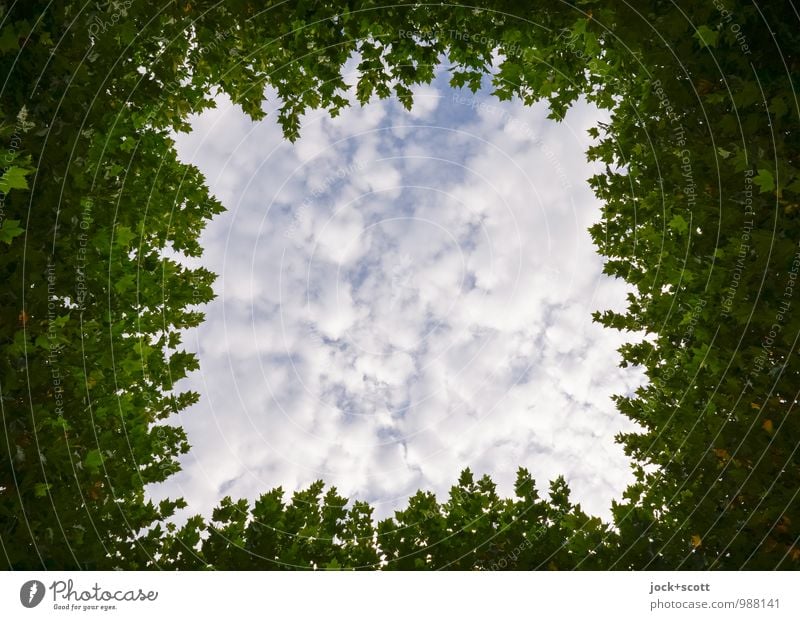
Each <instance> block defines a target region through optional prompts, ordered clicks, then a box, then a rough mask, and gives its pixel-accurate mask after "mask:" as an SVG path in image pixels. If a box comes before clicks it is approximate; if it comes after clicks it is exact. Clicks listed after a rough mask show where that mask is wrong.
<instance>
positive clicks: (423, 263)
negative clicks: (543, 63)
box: [152, 80, 642, 516]
mask: <svg viewBox="0 0 800 620" xmlns="http://www.w3.org/2000/svg"><path fill="white" fill-rule="evenodd" d="M415 99H416V103H415V106H414V109H413V110H412V111H411V112H407V111H405V110H403V109H402V107H401V106H399V104H397V103H396V102H394V101H385V102H375V103H372V104H370V105H369V106H367V107H365V108H361V107H359V106H355V107H352V108H350V109H348V110H346V111H344V112H343V113H342V114H341V116H340V117H338V118H336V119H330V118H329V117H328V116H327V115H326V114H325V113H320V112H312V113H309V114H308V115H307V116H306V118H305V120H304V123H303V130H302V137H301V138H300V140H298V141H297V143H295V144H294V145H292V144H289V143H288V142H287V141H285V140H284V139H283V138H282V136H281V133H280V130H279V128H278V126H277V123H276V122H275V116H274V114H270V115H268V117H267V118H266V119H265V120H264V121H262V122H259V123H253V122H252V121H250V120H249V119H248V118H247V117H246V116H245V115H244V114H243V113H242V112H241V110H240V109H238V108H237V107H235V106H233V105H231V104H230V102H229V101H227V100H226V99H224V98H220V99H219V101H218V107H217V108H216V109H215V110H210V111H208V112H206V113H204V114H203V115H201V116H199V117H197V118H195V119H194V121H193V123H192V126H193V131H192V132H191V133H190V134H188V135H187V134H182V135H180V136H179V137H178V147H179V153H180V156H181V158H182V159H183V160H184V161H187V162H191V163H194V164H196V165H197V166H198V167H199V168H200V169H201V170H202V171H203V172H204V174H205V175H206V177H207V180H208V183H209V185H210V187H211V189H212V191H213V192H214V193H215V194H216V196H217V197H218V198H219V199H220V200H221V201H222V202H223V204H225V205H226V206H227V208H228V211H227V212H226V213H225V214H223V215H221V216H219V217H218V218H217V219H216V220H214V222H213V223H211V225H210V226H209V227H208V229H207V230H206V232H205V233H204V235H203V239H202V243H203V245H204V247H205V248H206V251H205V255H204V257H203V260H202V262H203V264H204V265H206V266H207V267H208V268H210V269H211V270H213V271H215V272H216V273H218V274H220V275H219V278H218V281H217V283H216V286H215V289H216V292H217V294H218V297H217V299H216V300H215V301H214V302H212V303H211V304H210V305H208V306H207V307H206V317H207V318H206V321H205V323H204V324H203V325H202V326H201V327H200V328H198V329H196V330H193V331H191V332H189V333H187V335H186V338H185V341H186V343H187V346H188V348H190V349H192V350H195V351H197V352H198V354H199V357H200V365H201V371H200V372H197V373H195V374H194V375H193V376H192V377H191V378H190V379H188V380H186V381H185V382H184V384H183V387H184V389H194V390H197V391H199V392H200V393H201V394H202V399H201V401H200V403H199V404H197V405H196V406H194V407H193V408H191V409H190V410H188V411H187V412H185V413H183V414H181V416H180V419H181V422H182V423H183V425H184V427H185V428H186V430H187V433H188V436H189V440H190V442H191V444H192V446H193V449H192V451H191V452H190V453H189V454H188V455H186V456H185V457H184V458H183V460H182V464H183V471H182V472H181V473H180V474H178V475H177V476H175V477H173V478H172V479H171V480H170V482H169V483H167V484H164V485H160V486H158V487H156V488H154V489H153V490H152V493H153V496H154V497H163V496H167V495H171V496H176V495H183V496H184V497H185V498H186V499H187V501H188V502H189V505H190V509H191V512H193V513H194V512H203V513H208V512H209V511H210V510H211V508H212V507H213V506H214V505H215V504H216V503H217V502H218V500H219V499H220V498H221V497H223V496H225V495H231V496H233V497H247V498H251V499H253V498H255V497H257V496H258V495H259V494H260V493H261V492H264V491H266V490H268V489H271V488H273V487H275V486H279V485H280V486H283V488H284V489H286V490H289V491H291V490H295V489H297V488H300V487H303V486H305V485H307V484H308V483H310V482H312V481H313V480H316V479H320V478H321V479H324V480H326V481H327V482H329V483H331V484H335V485H336V486H337V487H338V489H339V491H340V492H341V493H343V494H345V495H347V496H349V497H351V498H354V499H364V500H368V501H370V502H372V503H373V504H374V505H375V506H376V511H377V513H378V515H379V516H385V515H387V514H390V513H391V511H392V510H393V509H395V508H397V507H399V506H402V505H403V504H405V502H406V499H407V497H408V496H409V495H410V494H412V493H413V492H415V491H416V490H417V489H419V488H423V489H430V490H433V491H435V492H436V493H437V494H439V495H440V497H444V496H445V494H446V493H447V490H448V489H449V487H450V486H451V485H452V484H454V482H455V481H456V479H457V477H458V474H459V472H460V471H461V469H462V468H464V467H467V466H469V467H471V468H472V469H473V471H475V472H476V473H478V474H483V473H488V474H490V475H491V476H492V477H493V478H494V479H495V480H496V481H497V482H498V484H499V486H500V490H501V491H502V492H503V493H505V494H510V493H511V492H512V483H513V480H514V476H515V471H516V468H517V467H518V466H525V467H527V468H529V469H530V470H531V471H532V473H533V474H534V477H535V478H536V479H537V482H538V483H539V485H540V487H542V488H545V487H546V485H547V483H548V481H549V480H550V479H552V478H554V477H556V476H557V475H559V474H563V475H564V476H565V477H566V478H567V480H568V481H569V483H570V484H571V486H572V489H573V493H574V498H575V499H577V500H578V501H580V502H581V504H582V505H583V507H584V509H586V510H588V511H591V512H593V513H596V514H601V515H607V514H608V509H609V506H610V502H611V499H612V498H613V497H619V495H620V493H621V491H622V490H623V489H624V487H625V486H626V485H627V483H628V482H629V481H630V480H631V476H630V473H629V468H628V464H627V461H626V458H625V456H624V454H623V452H622V450H621V448H620V447H619V446H617V445H616V444H615V443H614V435H615V434H616V433H618V432H619V431H621V430H630V429H631V428H632V426H631V423H630V422H628V421H627V420H626V419H625V418H623V417H622V416H621V415H619V414H618V413H617V412H616V411H615V409H614V406H613V403H612V401H611V398H610V397H611V395H612V394H614V393H625V392H630V391H631V390H632V389H633V388H634V387H635V386H636V385H638V384H639V383H640V382H641V380H642V377H641V374H640V373H639V372H637V371H636V370H632V369H620V368H618V366H617V364H618V360H619V355H618V354H617V353H616V348H617V347H618V346H619V345H620V344H621V343H622V336H621V335H620V334H617V333H615V332H612V331H610V330H604V329H602V328H601V327H600V326H598V325H595V324H593V323H592V321H591V316H590V315H591V312H592V311H593V310H596V309H606V308H618V309H619V308H621V307H623V305H624V296H625V291H626V288H625V286H624V284H623V283H622V282H619V281H614V280H612V279H610V278H608V277H606V276H603V275H602V274H601V267H602V260H601V259H600V257H598V256H597V255H596V254H595V252H594V248H593V245H592V242H591V239H590V236H589V234H588V232H587V231H586V229H587V228H588V227H589V226H590V225H591V223H592V222H594V221H595V220H596V219H597V218H598V216H599V209H598V204H597V201H596V200H595V199H594V197H593V195H592V193H591V190H590V189H589V188H588V186H587V185H586V183H585V179H587V178H588V177H589V176H591V174H593V171H592V167H591V166H590V165H589V164H587V163H586V161H585V157H584V152H585V150H586V147H587V146H588V144H589V140H590V138H589V136H588V135H587V133H586V130H587V128H589V127H591V126H592V125H593V124H594V123H595V122H596V121H597V120H598V119H601V118H602V116H601V114H600V113H599V112H598V111H597V110H596V109H594V108H592V107H590V106H588V105H585V104H580V105H577V106H576V107H575V108H573V109H572V110H571V111H570V112H569V114H568V116H567V118H566V120H565V121H564V122H563V123H561V124H556V123H554V122H552V121H549V120H547V119H546V113H547V112H546V108H545V107H544V106H535V107H533V108H523V107H522V106H520V105H519V104H517V103H500V102H498V101H496V100H493V99H491V98H490V97H489V96H488V94H487V93H480V94H478V95H472V94H471V93H470V92H469V91H454V90H452V89H450V88H449V87H448V86H447V84H446V81H444V80H439V81H437V82H436V83H434V84H433V85H431V86H428V87H422V88H419V89H418V90H417V92H416V97H415ZM275 105H276V102H275V101H274V98H272V97H270V102H269V103H268V104H266V108H267V109H268V110H269V111H270V112H272V111H273V110H274V109H275Z"/></svg>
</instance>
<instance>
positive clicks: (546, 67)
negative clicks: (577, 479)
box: [0, 0, 800, 569]
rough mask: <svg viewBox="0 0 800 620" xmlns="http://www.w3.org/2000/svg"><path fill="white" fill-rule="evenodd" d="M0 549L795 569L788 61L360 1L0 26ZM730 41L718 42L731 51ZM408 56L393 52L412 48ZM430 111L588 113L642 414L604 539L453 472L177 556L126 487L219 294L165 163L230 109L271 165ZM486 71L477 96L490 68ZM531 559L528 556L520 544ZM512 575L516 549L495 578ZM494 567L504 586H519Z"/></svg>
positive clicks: (672, 32) (299, 499)
mask: <svg viewBox="0 0 800 620" xmlns="http://www.w3.org/2000/svg"><path fill="white" fill-rule="evenodd" d="M0 11H2V14H1V15H0V19H2V22H0V56H2V61H3V65H4V67H6V72H7V75H6V80H5V82H4V84H3V86H2V89H3V90H2V100H1V103H0V106H2V107H0V112H1V113H2V125H0V139H2V144H3V147H4V149H5V152H6V154H7V157H6V159H5V161H4V163H3V171H2V176H0V192H2V196H3V200H2V203H0V219H1V221H0V241H2V243H0V273H2V274H3V277H4V280H5V282H7V286H6V287H4V290H3V292H2V296H3V303H2V304H0V312H1V313H2V320H0V347H2V350H3V355H2V356H1V357H0V413H2V421H3V424H2V428H3V436H2V442H0V462H2V466H0V542H1V543H2V544H1V545H0V548H2V553H3V555H4V556H5V560H6V561H7V563H8V564H9V566H12V567H14V568H37V567H42V566H44V567H48V568H70V567H83V568H141V567H150V566H159V567H171V568H199V567H215V568H268V567H273V566H274V567H307V568H308V567H316V568H338V567H374V566H378V565H380V566H385V567H388V568H481V569H491V568H492V567H494V566H496V567H500V566H499V562H500V559H501V558H505V559H506V565H507V566H508V567H512V564H513V567H518V568H541V567H549V568H576V567H577V568H584V567H586V568H588V567H592V568H594V567H606V568H740V567H745V568H774V567H781V568H790V567H791V568H797V567H798V566H799V565H800V547H798V540H799V539H800V529H799V528H800V519H798V518H797V515H798V514H800V505H799V504H800V499H798V495H799V494H798V489H800V460H798V458H797V440H796V437H798V436H799V435H800V433H798V431H799V430H800V429H799V428H798V415H797V411H796V409H795V405H796V404H797V397H798V394H797V391H796V389H797V385H798V384H800V381H798V375H799V374H800V358H798V352H797V336H798V332H800V315H798V314H797V313H796V312H793V310H794V306H795V305H796V304H797V303H798V302H797V300H796V299H795V290H796V288H797V287H796V277H797V273H798V269H800V260H798V256H799V255H798V250H800V247H798V239H800V235H798V232H799V231H798V221H799V220H798V217H800V206H799V205H800V200H799V199H798V190H800V179H799V178H798V173H797V165H798V164H797V152H798V149H797V147H798V144H797V141H798V130H797V127H798V125H797V122H796V121H797V113H798V111H800V108H798V102H797V99H796V96H795V94H794V93H795V90H794V88H793V84H792V80H791V75H792V73H796V72H797V69H798V65H799V63H800V60H799V59H798V55H797V54H798V50H800V44H799V43H800V42H798V37H800V34H799V32H800V31H798V30H797V28H796V23H795V22H794V20H795V19H796V18H795V16H794V15H793V14H792V13H791V12H790V11H789V10H788V8H786V7H784V6H783V5H781V4H780V3H759V4H758V5H755V4H749V3H746V2H744V1H742V0H736V1H733V0H728V1H725V2H723V1H722V0H715V2H713V3H700V4H693V5H692V6H691V7H685V8H679V7H677V6H676V5H675V4H673V3H671V2H664V1H661V0H651V1H650V2H649V3H647V4H646V5H644V6H641V7H638V8H637V7H634V6H629V5H627V4H624V3H621V4H619V5H617V4H610V3H602V2H599V1H597V2H595V1H592V0H575V1H574V2H571V3H567V2H563V3H550V2H543V1H539V0H536V1H534V2H517V1H510V0H509V1H504V0H493V1H492V2H487V3H481V7H480V8H471V7H468V6H464V5H460V4H455V3H454V4H448V3H443V4H436V5H422V4H416V3H405V2H402V3H400V4H394V5H392V6H383V5H380V4H378V3H375V2H372V1H368V0H367V1H358V0H353V1H350V2H344V3H341V2H340V3H324V2H317V3H308V2H293V3H267V5H266V6H262V5H261V4H258V5H257V4H256V3H253V2H251V1H249V0H229V1H227V2H225V3H221V4H217V3H214V2H210V1H207V0H199V1H193V2H191V3H190V2H188V0H170V1H165V2H162V3H157V4H156V5H154V4H151V3H148V2H144V1H139V0H136V1H131V0H126V1H125V2H119V1H117V2H107V3H105V4H102V3H97V4H88V3H87V4H83V3H80V2H74V1H68V0H54V1H53V2H41V1H31V2H26V3H15V4H14V6H13V10H11V11H10V12H9V9H7V8H0ZM734 26H735V27H734ZM409 33H411V34H409ZM356 53H357V54H358V55H359V58H360V62H359V65H358V69H359V72H360V77H359V80H358V83H357V85H356V87H355V90H354V92H355V96H356V98H357V100H358V101H359V102H360V103H362V104H365V103H367V102H368V101H370V100H371V99H372V98H374V97H376V96H377V97H389V96H396V97H397V98H398V99H399V100H400V101H401V102H402V103H403V104H404V105H406V106H410V105H412V95H411V87H412V86H413V85H415V84H419V83H426V82H430V80H431V79H432V77H433V72H434V67H435V66H436V65H437V64H438V62H439V60H440V59H441V58H446V59H447V62H448V63H449V65H450V68H449V71H450V74H451V84H452V85H453V86H454V87H456V88H461V87H466V88H470V89H472V90H476V89H477V88H478V87H479V85H480V84H481V81H482V80H485V79H487V76H490V77H489V79H491V82H492V85H493V87H494V92H495V94H496V96H497V97H499V98H500V99H511V98H519V99H521V100H522V101H523V102H525V103H532V102H534V101H536V100H539V99H546V100H547V101H548V102H549V104H550V107H551V116H552V117H553V118H554V119H560V118H561V117H563V114H564V112H565V111H566V109H567V108H568V107H569V105H570V104H571V103H572V102H574V101H575V100H576V98H577V97H579V96H584V97H586V98H587V99H588V100H590V101H594V102H596V103H597V104H598V105H600V106H601V107H604V108H607V109H609V110H610V111H611V113H612V116H611V121H610V122H609V123H608V124H605V125H602V126H600V127H597V128H594V129H593V130H592V131H593V135H594V136H596V137H597V138H598V143H597V145H596V146H594V147H592V148H591V149H590V151H589V153H588V156H589V157H590V158H591V159H593V160H596V161H598V162H600V163H602V164H604V165H605V166H604V167H605V172H603V173H601V174H598V175H597V176H595V177H593V178H592V179H590V183H591V185H592V187H593V189H594V191H595V192H596V194H597V196H598V197H599V198H601V199H602V201H603V205H604V206H603V219H602V222H601V223H600V224H598V225H597V226H595V227H594V228H593V229H592V234H593V237H594V240H595V242H596V244H597V247H598V251H599V252H600V253H601V254H602V255H603V256H604V257H605V258H606V259H607V260H606V267H605V269H606V272H607V273H608V274H610V275H613V276H615V277H619V278H623V279H624V280H625V281H627V282H628V283H630V284H632V285H633V286H634V287H635V289H636V292H635V293H634V294H632V295H631V296H630V297H629V299H628V309H627V311H626V312H623V313H615V312H604V313H600V314H598V315H597V316H596V317H595V318H596V319H597V320H598V321H600V322H601V323H602V324H604V325H606V326H608V327H612V328H617V329H623V330H628V331H631V332H645V333H646V334H647V337H646V338H645V339H644V340H643V341H640V342H634V341H632V342H631V343H630V344H627V345H625V346H624V347H623V348H622V354H623V357H624V364H629V365H641V366H643V367H644V368H645V369H646V372H647V375H648V377H649V379H650V382H649V384H648V385H647V386H646V387H644V388H642V389H641V390H639V391H638V392H637V393H636V394H635V395H632V396H620V397H618V405H619V409H620V411H621V412H622V413H624V414H625V415H627V416H629V417H630V418H631V419H633V420H635V421H636V422H638V423H639V424H640V425H641V427H642V428H643V429H644V432H642V433H638V434H628V435H625V436H623V437H621V438H620V440H621V441H622V442H623V443H624V445H625V448H626V451H627V452H628V454H629V455H630V456H631V458H632V462H633V466H634V468H635V470H636V473H637V482H636V484H634V485H632V486H631V487H630V488H629V489H628V490H627V492H626V496H625V499H624V501H623V502H621V503H620V504H618V505H616V506H615V507H614V523H613V527H610V526H608V525H604V524H602V523H600V522H599V521H598V520H597V519H592V518H589V517H587V516H586V515H585V514H584V513H582V512H581V511H580V509H579V507H576V506H573V505H572V504H570V503H569V500H568V497H567V492H566V487H565V485H564V483H563V481H557V482H555V483H554V484H553V485H552V486H551V492H550V498H549V499H548V500H541V499H539V498H538V496H536V494H535V492H534V489H533V483H532V481H531V480H530V478H529V477H528V476H527V474H526V473H525V472H524V471H523V472H520V478H519V482H518V485H517V499H516V500H511V499H500V498H499V497H497V496H496V494H495V490H494V487H493V486H492V484H491V482H490V481H489V480H488V479H485V478H484V479H481V480H479V481H478V482H475V481H474V480H473V479H472V478H471V475H470V474H469V473H465V474H464V475H463V476H462V478H461V480H460V481H459V485H458V486H457V487H454V490H453V493H451V496H450V499H449V500H448V501H447V502H444V503H440V502H438V501H437V500H436V498H434V497H433V496H432V495H430V494H426V493H423V492H420V493H418V494H417V495H415V496H414V497H412V498H411V499H410V501H409V505H408V507H407V508H406V509H405V510H402V511H399V512H398V513H397V514H396V515H395V517H394V518H393V519H389V520H387V521H383V522H381V523H380V524H378V525H377V526H375V525H374V523H373V520H372V517H371V512H370V508H369V507H368V506H367V505H364V504H360V503H354V504H353V505H351V506H349V507H348V505H347V503H346V502H345V500H344V499H343V498H341V497H339V496H338V495H337V494H336V492H335V490H330V491H328V492H327V493H326V494H325V495H323V494H322V493H323V487H322V485H321V484H320V483H317V484H315V485H312V487H310V488H309V489H307V490H305V491H302V492H298V493H296V494H295V495H294V496H293V498H292V501H291V503H289V504H284V503H283V494H282V492H281V491H280V490H274V491H272V492H270V493H267V494H266V495H263V496H262V497H261V498H260V499H259V501H258V502H256V504H255V505H254V506H252V507H250V506H249V505H248V504H247V503H246V502H244V501H238V502H233V501H232V500H229V499H226V500H224V501H223V502H222V504H221V505H220V507H219V509H218V510H217V511H216V512H215V514H214V515H213V519H212V521H211V522H210V523H206V522H205V521H204V520H203V519H201V518H199V517H194V518H191V519H190V520H189V521H188V522H187V523H186V525H184V526H183V527H181V528H176V527H175V526H174V525H171V524H169V522H168V519H169V517H170V516H171V515H172V514H173V513H174V511H175V510H176V508H179V507H183V505H184V504H183V503H182V501H181V500H176V501H167V502H163V503H161V504H160V505H158V506H156V505H153V504H152V503H151V502H149V501H148V500H147V499H146V497H145V492H144V489H145V485H147V484H149V483H153V482H158V481H161V480H164V479H166V478H167V477H168V476H169V475H170V474H171V473H174V472H175V471H176V469H177V461H176V457H177V456H178V455H179V454H181V453H183V452H185V451H186V450H188V444H187V442H186V438H185V436H184V434H183V432H182V430H181V428H180V426H179V424H178V417H177V415H178V414H179V412H180V411H181V410H183V409H185V408H186V407H187V406H188V405H189V404H191V403H192V402H194V401H196V399H197V398H198V395H197V394H192V393H180V392H179V391H177V390H176V389H175V385H176V383H177V382H178V381H179V380H180V379H181V378H182V377H184V376H186V374H187V373H188V372H190V371H191V370H193V369H194V368H196V365H197V362H196V359H195V358H194V356H193V355H191V354H188V353H186V352H184V351H182V350H181V348H180V341H181V331H182V330H184V329H187V328H191V327H193V326H196V325H197V324H198V323H199V322H200V321H201V320H202V314H201V313H200V312H199V311H198V310H197V307H198V305H199V304H202V303H205V302H207V301H209V300H210V299H212V298H213V291H212V288H211V285H212V282H213V277H214V276H213V274H211V273H209V272H208V271H207V270H204V269H202V268H190V267H187V266H186V265H187V264H188V262H187V261H185V260H184V259H183V258H182V257H197V256H199V255H200V254H201V248H200V246H199V245H198V242H197V238H198V235H199V233H200V231H201V230H202V228H203V226H204V224H205V222H207V221H208V220H209V219H210V218H211V217H212V216H213V215H215V214H217V213H219V212H220V211H221V210H222V206H221V205H220V204H219V203H218V202H217V201H216V200H215V199H214V198H213V197H212V196H210V194H209V192H208V190H207V189H206V187H205V185H204V180H203V178H202V175H201V174H200V173H199V171H198V170H197V169H195V168H193V167H192V166H187V165H185V164H183V163H181V162H180V161H178V159H177V157H176V155H175V150H174V145H173V143H172V141H171V139H170V137H169V132H170V131H172V130H187V129H188V123H187V119H188V117H189V116H190V115H191V114H193V113H197V112H200V111H202V110H203V109H205V108H207V107H209V106H213V95H214V94H215V93H217V92H225V93H227V94H228V96H230V98H231V99H232V100H233V101H234V102H235V103H237V104H238V105H240V106H241V107H242V109H243V110H244V111H245V112H247V113H248V114H249V115H250V116H251V117H252V118H254V119H260V118H262V117H263V116H264V112H263V110H262V104H263V96H264V89H265V87H266V86H268V85H269V86H271V87H273V88H274V89H276V91H277V93H278V96H279V97H280V100H281V103H282V106H281V109H280V112H279V114H278V119H277V120H278V122H279V123H280V124H281V127H282V128H283V131H284V133H285V135H286V136H287V138H289V139H295V138H296V137H297V136H298V134H299V131H300V117H301V114H302V113H303V112H304V111H305V110H306V109H308V108H325V109H328V110H330V112H331V113H332V114H336V113H337V112H338V111H339V110H340V109H342V108H343V107H344V106H346V105H347V104H348V99H347V94H348V88H347V85H346V83H345V81H344V79H343V77H342V76H341V71H342V67H343V65H344V63H345V62H346V61H347V60H348V59H349V58H350V57H351V56H352V55H353V54H356ZM495 53H500V54H501V55H502V56H501V61H500V62H499V65H498V66H497V67H496V68H493V67H494V65H493V59H494V54H495ZM531 541H534V542H531ZM521 546H522V547H523V548H520V547H521ZM512 556H513V559H508V558H512Z"/></svg>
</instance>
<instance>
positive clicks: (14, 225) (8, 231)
mask: <svg viewBox="0 0 800 620" xmlns="http://www.w3.org/2000/svg"><path fill="white" fill-rule="evenodd" d="M24 232H25V229H24V228H20V227H19V220H4V221H3V225H2V226H0V241H3V242H5V243H8V244H11V240H12V239H14V237H18V236H20V235H21V234H22V233H24Z"/></svg>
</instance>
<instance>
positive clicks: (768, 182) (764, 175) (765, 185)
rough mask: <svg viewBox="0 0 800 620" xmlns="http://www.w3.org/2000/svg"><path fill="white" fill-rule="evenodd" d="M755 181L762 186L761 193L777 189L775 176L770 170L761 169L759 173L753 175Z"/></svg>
mask: <svg viewBox="0 0 800 620" xmlns="http://www.w3.org/2000/svg"><path fill="white" fill-rule="evenodd" d="M753 183H755V184H756V185H758V186H759V187H760V188H761V193H762V194H763V193H764V192H771V191H773V190H774V189H775V177H773V176H772V173H771V172H770V171H769V170H766V169H763V170H759V171H758V174H757V175H756V176H754V177H753Z"/></svg>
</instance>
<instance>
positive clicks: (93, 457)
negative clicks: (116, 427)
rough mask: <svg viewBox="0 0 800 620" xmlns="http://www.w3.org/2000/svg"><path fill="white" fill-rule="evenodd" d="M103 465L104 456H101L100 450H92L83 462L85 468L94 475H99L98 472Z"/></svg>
mask: <svg viewBox="0 0 800 620" xmlns="http://www.w3.org/2000/svg"><path fill="white" fill-rule="evenodd" d="M102 464H103V455H102V454H100V450H97V449H95V450H90V451H89V453H88V454H87V455H86V458H85V459H84V461H83V466H84V467H86V469H88V470H89V471H90V472H92V473H97V470H98V469H100V466H101V465H102Z"/></svg>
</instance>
